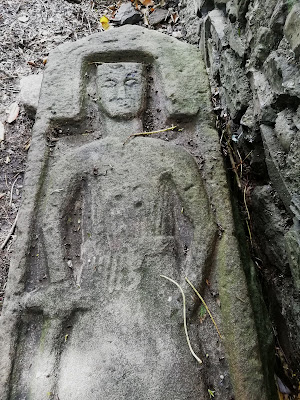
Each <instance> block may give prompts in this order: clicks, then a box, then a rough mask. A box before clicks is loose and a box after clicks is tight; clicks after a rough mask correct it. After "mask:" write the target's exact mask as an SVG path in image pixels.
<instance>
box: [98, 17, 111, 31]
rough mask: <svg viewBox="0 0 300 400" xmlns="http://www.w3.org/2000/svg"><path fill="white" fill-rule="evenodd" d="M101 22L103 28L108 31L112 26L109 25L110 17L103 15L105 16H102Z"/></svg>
mask: <svg viewBox="0 0 300 400" xmlns="http://www.w3.org/2000/svg"><path fill="white" fill-rule="evenodd" d="M100 23H101V25H102V28H103V29H104V30H105V31H107V30H108V29H109V28H110V27H111V26H110V25H109V20H108V18H107V17H106V16H105V15H103V17H101V18H100Z"/></svg>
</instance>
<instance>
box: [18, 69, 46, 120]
mask: <svg viewBox="0 0 300 400" xmlns="http://www.w3.org/2000/svg"><path fill="white" fill-rule="evenodd" d="M42 80H43V74H37V75H29V76H25V77H24V78H22V79H21V80H20V88H21V92H20V102H21V103H22V104H23V106H24V108H25V111H26V113H27V115H28V116H29V118H32V119H34V118H35V114H36V110H37V107H38V102H39V97H40V91H41V86H42Z"/></svg>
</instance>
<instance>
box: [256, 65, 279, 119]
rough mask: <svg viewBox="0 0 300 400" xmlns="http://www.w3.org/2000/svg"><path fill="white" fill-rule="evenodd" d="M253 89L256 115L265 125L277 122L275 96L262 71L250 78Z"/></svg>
mask: <svg viewBox="0 0 300 400" xmlns="http://www.w3.org/2000/svg"><path fill="white" fill-rule="evenodd" d="M250 83H251V88H252V90H253V101H254V113H255V115H257V116H258V119H259V120H260V121H261V122H263V123H267V124H270V123H274V122H275V120H276V111H275V110H274V109H273V107H272V105H273V103H274V102H275V98H276V96H275V94H274V92H273V91H272V88H271V86H270V84H269V81H268V80H267V78H266V77H265V75H264V74H263V73H262V72H261V71H256V70H254V71H252V73H251V78H250Z"/></svg>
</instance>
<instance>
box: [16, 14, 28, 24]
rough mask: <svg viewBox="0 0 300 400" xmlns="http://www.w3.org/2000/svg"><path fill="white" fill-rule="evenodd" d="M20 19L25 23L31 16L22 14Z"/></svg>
mask: <svg viewBox="0 0 300 400" xmlns="http://www.w3.org/2000/svg"><path fill="white" fill-rule="evenodd" d="M18 20H19V21H20V22H24V23H25V22H28V20H29V17H28V16H27V15H22V16H21V17H19V18H18Z"/></svg>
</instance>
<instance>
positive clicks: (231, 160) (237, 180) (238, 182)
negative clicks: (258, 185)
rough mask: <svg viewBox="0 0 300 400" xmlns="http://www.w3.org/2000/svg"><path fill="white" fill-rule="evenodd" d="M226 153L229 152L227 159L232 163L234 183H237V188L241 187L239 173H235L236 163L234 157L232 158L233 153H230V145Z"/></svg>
mask: <svg viewBox="0 0 300 400" xmlns="http://www.w3.org/2000/svg"><path fill="white" fill-rule="evenodd" d="M228 154H229V159H230V163H231V165H232V169H233V172H234V174H235V178H236V183H237V185H238V187H239V189H241V187H242V184H241V181H240V177H239V174H238V173H237V167H236V164H235V161H234V158H233V155H232V150H231V148H230V147H228Z"/></svg>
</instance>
